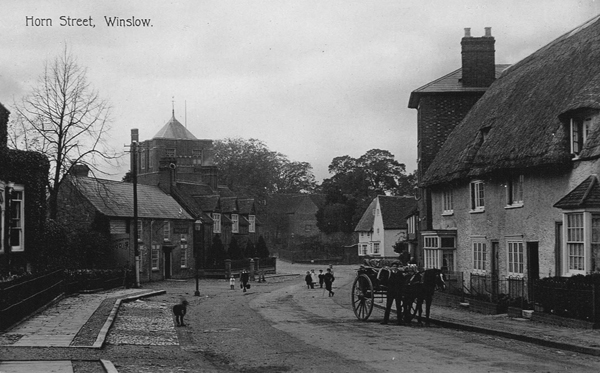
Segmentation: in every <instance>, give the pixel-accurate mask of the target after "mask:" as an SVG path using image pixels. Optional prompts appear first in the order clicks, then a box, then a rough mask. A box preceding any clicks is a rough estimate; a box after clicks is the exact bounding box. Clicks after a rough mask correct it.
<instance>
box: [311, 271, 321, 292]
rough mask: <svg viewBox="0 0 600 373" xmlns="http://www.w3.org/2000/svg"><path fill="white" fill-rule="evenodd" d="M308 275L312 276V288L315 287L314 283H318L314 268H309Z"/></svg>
mask: <svg viewBox="0 0 600 373" xmlns="http://www.w3.org/2000/svg"><path fill="white" fill-rule="evenodd" d="M310 277H311V278H312V288H313V289H314V288H315V285H316V284H318V283H319V276H317V274H316V273H315V270H314V269H311V270H310Z"/></svg>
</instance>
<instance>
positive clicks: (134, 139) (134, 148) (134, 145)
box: [131, 128, 140, 288]
mask: <svg viewBox="0 0 600 373" xmlns="http://www.w3.org/2000/svg"><path fill="white" fill-rule="evenodd" d="M138 141H139V134H138V130H137V128H134V129H132V130H131V179H132V182H133V252H134V255H135V287H136V288H139V287H140V247H139V246H140V245H139V243H138V240H139V237H138V195H137V168H138V167H137V152H138Z"/></svg>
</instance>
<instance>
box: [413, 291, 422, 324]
mask: <svg viewBox="0 0 600 373" xmlns="http://www.w3.org/2000/svg"><path fill="white" fill-rule="evenodd" d="M417 313H418V315H417ZM415 315H417V320H418V323H419V325H423V322H422V321H421V319H422V315H423V298H421V297H418V298H417V306H416V307H415Z"/></svg>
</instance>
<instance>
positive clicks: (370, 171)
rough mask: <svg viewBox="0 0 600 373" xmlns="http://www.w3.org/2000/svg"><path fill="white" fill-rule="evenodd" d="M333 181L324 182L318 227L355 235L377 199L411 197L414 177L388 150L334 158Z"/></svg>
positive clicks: (331, 178)
mask: <svg viewBox="0 0 600 373" xmlns="http://www.w3.org/2000/svg"><path fill="white" fill-rule="evenodd" d="M329 173H331V174H333V176H332V177H330V178H328V179H325V180H323V183H322V184H321V192H322V193H324V194H325V195H326V202H325V205H324V206H323V207H321V208H320V209H319V211H318V212H317V226H318V227H319V229H320V230H321V231H323V232H325V233H332V232H352V231H353V230H354V227H355V226H356V224H357V223H358V221H359V220H360V218H361V216H362V214H363V212H364V211H365V209H366V208H367V207H368V206H369V203H370V202H371V201H372V200H373V198H375V197H376V196H377V195H409V194H412V192H413V189H414V186H415V181H416V177H415V173H413V174H410V175H408V174H406V166H405V165H404V164H402V163H400V162H398V161H396V160H395V159H394V155H393V154H391V153H390V152H389V151H387V150H381V149H371V150H369V151H367V152H366V153H365V154H363V155H362V156H360V157H359V158H352V157H350V156H348V155H344V156H339V157H335V158H334V159H333V160H332V161H331V164H330V165H329Z"/></svg>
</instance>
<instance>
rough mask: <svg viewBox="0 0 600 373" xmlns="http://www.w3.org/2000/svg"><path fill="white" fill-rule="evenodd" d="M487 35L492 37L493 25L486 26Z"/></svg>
mask: <svg viewBox="0 0 600 373" xmlns="http://www.w3.org/2000/svg"><path fill="white" fill-rule="evenodd" d="M485 36H486V37H491V36H492V28H491V27H486V28H485Z"/></svg>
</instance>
